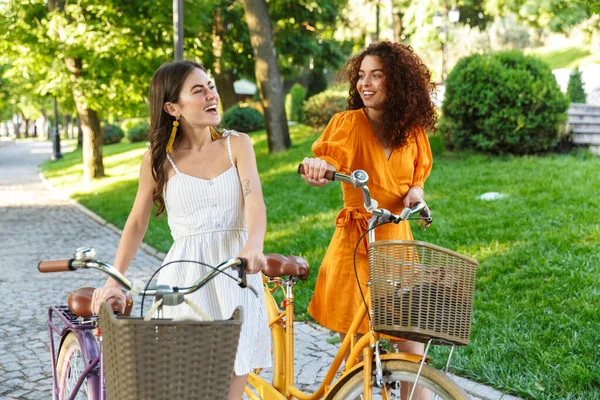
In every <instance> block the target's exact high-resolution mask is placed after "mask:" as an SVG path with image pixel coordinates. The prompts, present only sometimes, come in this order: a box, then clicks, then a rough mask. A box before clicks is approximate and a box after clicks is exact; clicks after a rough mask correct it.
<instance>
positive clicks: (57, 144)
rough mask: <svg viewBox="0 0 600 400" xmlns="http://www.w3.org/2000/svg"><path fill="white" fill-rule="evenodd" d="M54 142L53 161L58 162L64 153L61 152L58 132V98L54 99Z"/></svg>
mask: <svg viewBox="0 0 600 400" xmlns="http://www.w3.org/2000/svg"><path fill="white" fill-rule="evenodd" d="M52 142H53V149H54V151H53V153H52V159H53V160H58V159H59V158H62V153H61V152H60V133H59V132H58V107H57V105H56V97H55V98H54V132H53V134H52Z"/></svg>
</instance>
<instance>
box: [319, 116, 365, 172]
mask: <svg viewBox="0 0 600 400" xmlns="http://www.w3.org/2000/svg"><path fill="white" fill-rule="evenodd" d="M355 123H356V121H355V116H354V115H352V114H349V113H348V112H342V113H339V114H336V115H334V116H333V118H331V121H329V124H327V128H325V131H323V134H322V135H321V136H320V137H319V138H318V139H317V141H316V142H315V143H313V146H312V151H313V154H314V155H315V157H319V158H320V159H322V160H325V161H327V162H328V163H329V164H331V165H333V166H334V167H335V169H336V171H339V172H345V173H347V172H350V170H351V163H352V159H353V158H354V153H355V151H356V145H355V144H356V132H355V129H354V128H355Z"/></svg>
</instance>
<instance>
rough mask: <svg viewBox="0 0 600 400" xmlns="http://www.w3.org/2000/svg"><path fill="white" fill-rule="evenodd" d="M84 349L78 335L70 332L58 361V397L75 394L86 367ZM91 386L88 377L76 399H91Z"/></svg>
mask: <svg viewBox="0 0 600 400" xmlns="http://www.w3.org/2000/svg"><path fill="white" fill-rule="evenodd" d="M83 366H85V361H84V358H83V351H82V350H81V345H80V344H79V340H78V338H77V335H75V334H74V333H73V332H69V333H68V334H67V336H66V337H65V340H64V341H63V343H62V344H61V346H60V349H59V351H58V361H57V362H56V376H57V377H58V399H59V400H65V399H68V398H69V396H71V395H72V394H73V388H74V387H75V384H76V383H77V380H78V379H79V376H80V375H81V372H83V370H84V369H85V368H84V367H83ZM90 393H91V387H90V383H89V378H86V379H85V381H84V382H83V383H82V385H81V387H80V388H79V393H77V396H76V397H75V400H88V399H90Z"/></svg>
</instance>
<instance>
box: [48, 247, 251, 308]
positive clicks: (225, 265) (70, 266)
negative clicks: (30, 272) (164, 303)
mask: <svg viewBox="0 0 600 400" xmlns="http://www.w3.org/2000/svg"><path fill="white" fill-rule="evenodd" d="M95 257H96V251H95V250H94V249H92V248H79V249H77V251H76V252H75V258H72V259H65V260H45V261H40V263H39V264H38V270H39V271H40V272H43V273H46V272H63V271H75V270H76V269H87V268H94V269H98V270H100V271H102V272H104V273H105V274H106V275H108V276H110V277H111V278H112V279H113V280H115V281H116V282H117V283H119V285H121V287H123V289H125V290H127V291H131V292H132V293H133V294H134V295H144V296H163V297H164V296H168V295H171V294H177V296H182V295H186V294H190V293H193V292H195V291H197V290H198V289H200V288H201V287H203V286H204V285H206V284H207V283H208V282H209V281H210V280H212V279H213V278H214V277H215V276H216V275H217V274H219V273H224V272H225V271H226V270H227V269H229V268H235V269H237V270H238V276H237V277H234V276H231V275H229V274H228V276H229V277H231V278H232V279H233V280H235V281H236V283H237V284H238V285H239V286H240V287H242V288H246V287H247V288H248V289H250V290H252V292H254V294H255V295H257V296H258V291H257V290H256V288H254V287H252V286H249V285H247V283H246V265H247V264H248V260H247V259H245V258H232V259H229V260H227V261H224V262H222V263H221V264H219V265H217V266H216V267H213V269H211V271H210V272H208V273H206V274H205V275H204V276H202V277H201V278H200V279H198V280H197V281H196V282H194V283H193V284H192V285H190V286H186V287H171V286H168V285H161V286H159V287H157V288H155V289H144V288H143V284H141V283H138V282H133V283H132V282H131V281H130V280H129V279H127V278H126V277H125V276H123V274H122V273H121V272H119V270H117V269H116V268H115V267H114V266H112V265H111V264H109V263H106V262H103V261H98V260H95Z"/></svg>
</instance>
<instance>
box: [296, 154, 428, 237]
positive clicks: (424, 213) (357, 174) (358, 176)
mask: <svg viewBox="0 0 600 400" xmlns="http://www.w3.org/2000/svg"><path fill="white" fill-rule="evenodd" d="M298 173H299V174H301V175H305V173H304V165H303V164H300V165H298ZM325 179H327V180H330V181H341V182H346V183H350V184H352V186H354V187H358V188H360V189H361V190H362V192H363V200H364V206H365V209H366V210H367V211H368V212H369V213H371V214H373V215H375V216H377V217H379V218H380V220H381V222H387V221H392V222H394V223H396V224H397V223H399V222H401V221H405V220H408V219H409V218H410V217H411V216H413V215H414V214H417V213H419V215H420V219H422V220H423V221H425V226H429V225H430V224H431V222H432V221H433V218H431V215H430V214H429V211H428V208H427V204H425V203H424V202H422V203H417V204H415V205H413V204H411V207H406V208H404V209H403V210H402V212H401V213H400V214H399V215H396V214H394V213H392V212H391V211H389V210H386V209H385V208H378V206H379V205H378V204H377V201H376V200H375V199H372V198H371V192H370V191H369V188H368V187H367V183H368V182H369V175H368V174H367V173H366V172H365V171H363V170H361V169H357V170H356V171H353V172H352V173H350V175H345V174H342V173H340V172H336V171H329V170H328V171H327V172H325Z"/></svg>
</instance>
